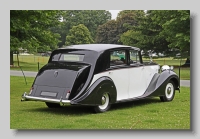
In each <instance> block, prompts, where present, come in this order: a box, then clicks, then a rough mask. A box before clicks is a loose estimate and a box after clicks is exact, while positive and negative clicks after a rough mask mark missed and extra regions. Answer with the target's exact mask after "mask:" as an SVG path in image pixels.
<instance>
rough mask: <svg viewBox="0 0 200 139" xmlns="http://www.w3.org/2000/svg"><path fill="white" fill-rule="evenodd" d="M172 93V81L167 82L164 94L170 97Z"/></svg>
mask: <svg viewBox="0 0 200 139" xmlns="http://www.w3.org/2000/svg"><path fill="white" fill-rule="evenodd" d="M173 93H174V86H173V84H172V83H168V84H167V86H166V89H165V95H166V97H167V98H168V99H170V98H171V97H172V96H173Z"/></svg>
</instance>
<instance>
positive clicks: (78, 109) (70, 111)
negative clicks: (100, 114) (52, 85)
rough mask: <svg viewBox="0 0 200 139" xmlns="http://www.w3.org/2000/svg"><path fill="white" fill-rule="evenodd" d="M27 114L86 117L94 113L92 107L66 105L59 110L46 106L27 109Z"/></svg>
mask: <svg viewBox="0 0 200 139" xmlns="http://www.w3.org/2000/svg"><path fill="white" fill-rule="evenodd" d="M28 111H29V112H43V113H52V114H58V115H60V114H64V115H87V114H91V113H94V112H93V109H92V107H89V106H80V105H79V106H78V105H68V106H62V107H60V108H48V107H47V106H46V105H45V106H44V107H42V108H35V109H29V110H28Z"/></svg>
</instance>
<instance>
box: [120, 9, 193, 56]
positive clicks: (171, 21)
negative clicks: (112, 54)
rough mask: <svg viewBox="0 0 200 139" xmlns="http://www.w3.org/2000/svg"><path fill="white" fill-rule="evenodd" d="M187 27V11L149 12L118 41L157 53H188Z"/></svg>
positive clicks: (188, 36)
mask: <svg viewBox="0 0 200 139" xmlns="http://www.w3.org/2000/svg"><path fill="white" fill-rule="evenodd" d="M189 26H190V24H189V12H188V11H178V10H174V11H173V10H172V11H166V10H160V11H159V10H150V11H147V14H146V16H144V17H142V18H140V19H139V20H138V26H134V27H132V28H131V29H130V30H131V31H128V32H126V33H124V34H123V35H121V38H120V40H121V41H122V42H123V44H124V43H126V44H130V45H135V46H137V47H140V48H141V49H144V50H154V51H155V52H157V53H158V52H161V53H163V52H164V53H165V54H170V52H171V50H172V49H179V50H181V51H188V52H189V48H190V47H189V42H190V39H189V38H190V35H189V34H190V33H189V31H190V27H189Z"/></svg>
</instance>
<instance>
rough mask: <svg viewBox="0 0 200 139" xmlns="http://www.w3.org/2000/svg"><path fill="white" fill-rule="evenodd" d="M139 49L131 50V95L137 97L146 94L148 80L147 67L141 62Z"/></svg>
mask: <svg viewBox="0 0 200 139" xmlns="http://www.w3.org/2000/svg"><path fill="white" fill-rule="evenodd" d="M138 54H139V53H138V51H137V50H129V58H130V65H129V66H130V68H129V71H128V73H129V90H128V92H129V97H130V98H135V97H139V96H141V95H143V94H144V92H145V90H146V89H147V80H146V77H145V67H144V65H143V64H142V63H141V60H140V57H139V55H138Z"/></svg>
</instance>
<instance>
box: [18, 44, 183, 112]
mask: <svg viewBox="0 0 200 139" xmlns="http://www.w3.org/2000/svg"><path fill="white" fill-rule="evenodd" d="M179 82H180V80H179V77H178V76H177V74H176V73H175V72H174V71H173V70H172V69H171V68H170V67H169V66H167V65H165V66H162V67H161V68H160V66H159V65H158V64H156V63H153V62H152V61H149V62H143V60H142V56H141V51H140V49H139V48H136V47H131V46H124V45H114V44H83V45H72V46H67V47H65V48H60V49H57V50H54V51H53V52H52V54H51V56H50V58H49V61H48V63H47V64H46V65H45V66H43V67H42V68H41V69H40V70H39V72H38V74H37V76H36V78H35V80H34V82H33V85H32V87H31V90H30V92H29V93H28V94H27V93H26V92H25V93H24V94H23V95H22V99H21V101H42V102H45V103H46V105H47V106H48V107H49V108H56V107H61V106H63V105H64V104H71V105H88V106H92V107H93V108H94V110H95V112H97V113H98V112H105V111H107V110H108V109H109V108H110V106H111V104H114V103H120V102H127V101H134V100H138V99H144V98H148V97H160V99H161V101H164V102H165V101H172V100H173V98H174V95H175V90H179V86H180V85H179Z"/></svg>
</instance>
